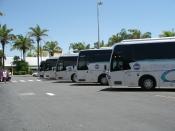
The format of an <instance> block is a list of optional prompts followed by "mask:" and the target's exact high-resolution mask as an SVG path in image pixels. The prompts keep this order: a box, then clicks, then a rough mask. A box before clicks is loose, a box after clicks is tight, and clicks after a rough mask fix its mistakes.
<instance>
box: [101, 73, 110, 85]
mask: <svg viewBox="0 0 175 131" xmlns="http://www.w3.org/2000/svg"><path fill="white" fill-rule="evenodd" d="M99 83H100V84H102V85H108V80H107V78H106V75H101V76H100V77H99Z"/></svg>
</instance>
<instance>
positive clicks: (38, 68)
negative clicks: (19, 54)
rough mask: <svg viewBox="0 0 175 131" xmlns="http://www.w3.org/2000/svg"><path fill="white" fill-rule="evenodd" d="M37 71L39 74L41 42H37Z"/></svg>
mask: <svg viewBox="0 0 175 131" xmlns="http://www.w3.org/2000/svg"><path fill="white" fill-rule="evenodd" d="M37 66H38V69H37V71H38V72H39V40H37Z"/></svg>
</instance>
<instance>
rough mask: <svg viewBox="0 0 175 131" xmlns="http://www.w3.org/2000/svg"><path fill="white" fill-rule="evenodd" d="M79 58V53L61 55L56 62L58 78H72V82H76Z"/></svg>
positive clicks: (56, 75)
mask: <svg viewBox="0 0 175 131" xmlns="http://www.w3.org/2000/svg"><path fill="white" fill-rule="evenodd" d="M77 58H78V56H77V55H68V56H60V57H59V58H58V61H57V64H56V70H55V77H56V79H58V80H72V82H76V63H77Z"/></svg>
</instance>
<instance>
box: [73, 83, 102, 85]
mask: <svg viewBox="0 0 175 131" xmlns="http://www.w3.org/2000/svg"><path fill="white" fill-rule="evenodd" d="M70 86H103V85H100V84H98V83H75V84H72V85H70Z"/></svg>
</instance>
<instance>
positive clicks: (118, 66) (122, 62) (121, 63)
mask: <svg viewBox="0 0 175 131" xmlns="http://www.w3.org/2000/svg"><path fill="white" fill-rule="evenodd" d="M112 69H113V70H114V71H120V70H129V69H131V68H130V66H129V61H128V60H126V59H124V58H123V57H120V56H118V57H117V56H115V57H114V59H113V64H112Z"/></svg>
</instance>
